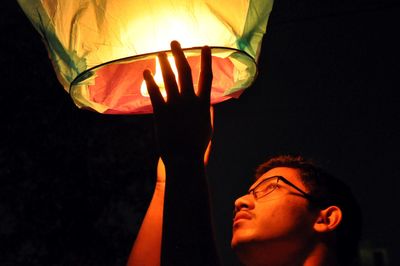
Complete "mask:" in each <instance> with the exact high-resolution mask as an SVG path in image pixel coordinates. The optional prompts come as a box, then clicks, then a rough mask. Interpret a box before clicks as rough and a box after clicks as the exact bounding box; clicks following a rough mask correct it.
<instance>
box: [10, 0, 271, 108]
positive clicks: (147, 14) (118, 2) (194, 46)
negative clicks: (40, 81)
mask: <svg viewBox="0 0 400 266" xmlns="http://www.w3.org/2000/svg"><path fill="white" fill-rule="evenodd" d="M18 3H19V5H20V6H21V7H22V9H23V11H24V12H25V14H26V15H27V16H28V18H29V19H30V21H31V22H32V24H33V25H34V27H35V28H36V29H37V31H38V32H39V33H40V35H41V36H42V39H43V40H44V43H45V45H46V47H47V50H48V53H49V57H50V59H51V61H52V64H53V66H54V69H55V72H56V74H57V77H58V80H59V81H60V82H61V84H62V85H63V87H64V89H65V90H66V91H67V92H69V94H70V95H71V97H72V99H73V101H74V103H75V104H76V105H77V106H78V107H79V108H85V109H90V110H93V111H97V112H100V113H105V114H145V113H151V112H152V106H151V102H150V98H149V96H148V94H147V89H146V85H145V83H144V81H143V76H142V73H143V71H144V70H145V69H146V68H149V69H150V70H152V72H153V73H154V74H155V77H156V81H157V82H158V83H159V86H160V87H162V86H163V84H162V78H161V71H160V69H159V66H158V62H157V57H156V55H157V52H159V51H169V50H170V46H169V45H170V42H171V41H172V40H177V41H179V42H180V43H181V46H182V48H184V53H185V55H186V57H187V58H188V61H189V64H190V66H191V68H192V74H193V80H194V83H195V84H194V85H195V86H196V84H197V79H198V73H199V68H200V50H201V47H202V46H203V45H208V46H210V47H211V51H212V56H213V64H212V68H213V73H214V80H213V83H212V92H211V103H212V104H216V103H218V102H221V101H224V100H226V99H229V98H231V97H235V98H237V97H239V96H240V94H241V93H242V92H243V90H244V89H246V88H248V87H249V86H250V85H251V84H252V82H253V81H254V79H255V77H256V74H257V60H258V56H259V53H260V48H261V42H262V39H263V36H264V34H265V32H266V27H267V22H268V18H269V15H270V12H271V9H272V4H273V1H272V0H258V1H250V0H247V1H244V0H227V1H220V0H209V1H200V0H170V1H166V0H18ZM169 55H170V58H171V62H172V60H173V59H172V58H173V57H172V56H171V54H170V53H169ZM172 65H173V62H172ZM195 89H196V88H195Z"/></svg>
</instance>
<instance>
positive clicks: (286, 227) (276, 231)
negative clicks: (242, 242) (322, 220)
mask: <svg viewBox="0 0 400 266" xmlns="http://www.w3.org/2000/svg"><path fill="white" fill-rule="evenodd" d="M296 203H297V204H296ZM307 217H308V211H307V209H306V207H305V206H304V205H299V204H298V202H289V201H285V204H284V205H279V206H278V205H276V206H270V207H269V208H263V209H262V210H261V212H260V213H259V217H257V219H256V220H257V225H258V226H257V235H258V236H259V237H260V238H281V237H285V236H290V235H297V234H298V233H301V231H303V230H304V229H305V228H308V225H307V224H308V223H309V219H308V218H307Z"/></svg>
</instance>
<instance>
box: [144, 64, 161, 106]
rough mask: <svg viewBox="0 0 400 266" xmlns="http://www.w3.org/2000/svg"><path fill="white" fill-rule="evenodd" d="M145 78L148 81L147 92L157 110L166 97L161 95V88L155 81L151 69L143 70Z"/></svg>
mask: <svg viewBox="0 0 400 266" xmlns="http://www.w3.org/2000/svg"><path fill="white" fill-rule="evenodd" d="M143 78H144V80H145V81H146V87H147V92H148V93H149V95H150V101H151V105H152V106H153V109H154V110H155V111H156V110H158V109H159V108H160V107H161V106H162V105H163V104H164V98H163V97H162V95H161V92H160V89H159V88H158V86H157V84H156V82H155V81H154V78H153V75H152V74H151V72H150V70H148V69H146V70H145V71H144V72H143Z"/></svg>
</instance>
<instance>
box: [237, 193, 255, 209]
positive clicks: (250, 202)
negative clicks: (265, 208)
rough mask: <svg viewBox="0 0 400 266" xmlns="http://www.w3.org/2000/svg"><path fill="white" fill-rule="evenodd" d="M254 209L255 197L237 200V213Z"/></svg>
mask: <svg viewBox="0 0 400 266" xmlns="http://www.w3.org/2000/svg"><path fill="white" fill-rule="evenodd" d="M242 209H246V210H251V209H254V197H253V195H251V194H246V195H243V196H241V197H239V198H237V199H236V200H235V213H236V212H238V211H240V210H242Z"/></svg>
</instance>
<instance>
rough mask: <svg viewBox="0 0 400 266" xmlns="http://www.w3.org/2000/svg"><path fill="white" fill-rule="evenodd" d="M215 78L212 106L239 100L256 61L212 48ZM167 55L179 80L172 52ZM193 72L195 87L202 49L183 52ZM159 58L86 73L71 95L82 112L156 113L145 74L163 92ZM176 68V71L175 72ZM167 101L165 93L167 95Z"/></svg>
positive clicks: (127, 61) (154, 56)
mask: <svg viewBox="0 0 400 266" xmlns="http://www.w3.org/2000/svg"><path fill="white" fill-rule="evenodd" d="M210 48H211V54H212V70H213V73H214V78H213V82H212V89H211V104H216V103H219V102H222V101H224V100H226V99H228V98H232V97H235V98H237V97H239V96H240V94H241V93H242V92H243V90H244V89H245V88H247V87H249V86H250V85H251V84H252V82H253V81H254V79H255V77H256V74H257V66H256V62H255V60H254V59H253V58H252V57H251V56H250V55H248V54H247V53H245V52H243V51H240V50H236V49H231V48H224V47H210ZM164 52H166V53H167V56H168V59H169V60H170V64H171V67H172V69H173V71H174V73H175V76H176V77H177V70H176V67H175V63H174V62H173V61H172V60H173V56H172V52H171V51H164ZM183 52H184V54H185V56H186V58H187V60H188V63H189V65H190V68H191V70H192V77H193V83H194V84H193V85H194V89H195V91H197V83H198V79H199V74H200V69H201V47H193V48H186V49H183ZM157 54H158V53H151V54H145V55H139V56H133V57H127V58H123V59H120V60H115V61H112V62H109V63H105V64H102V65H99V66H97V67H94V68H91V69H89V70H86V71H84V72H83V73H81V74H80V75H78V76H77V77H76V78H75V80H74V81H72V83H71V87H70V91H69V93H70V95H71V97H72V99H73V101H74V102H75V104H76V105H78V106H79V107H80V108H83V109H90V110H93V111H97V112H100V113H104V114H146V113H152V112H153V109H152V106H151V101H150V98H149V97H148V93H147V88H146V86H145V85H144V84H145V83H144V80H143V75H142V73H143V71H144V70H145V69H150V70H151V71H152V73H154V74H155V79H156V82H157V84H158V85H159V86H160V88H161V91H163V81H162V75H161V69H160V67H159V64H158V63H157V61H158V59H157ZM174 68H175V69H174ZM163 96H164V97H165V96H166V94H165V89H164V92H163Z"/></svg>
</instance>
